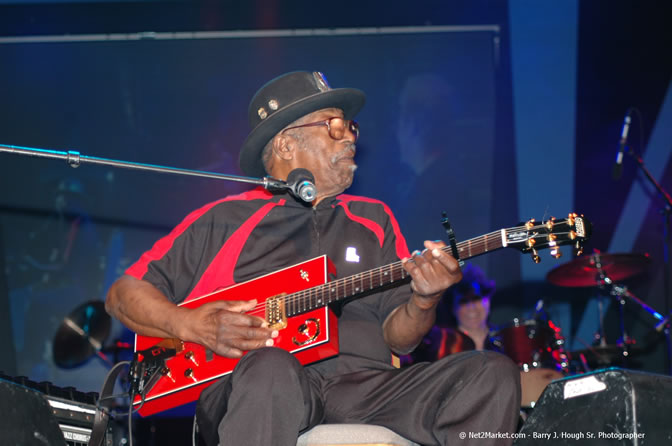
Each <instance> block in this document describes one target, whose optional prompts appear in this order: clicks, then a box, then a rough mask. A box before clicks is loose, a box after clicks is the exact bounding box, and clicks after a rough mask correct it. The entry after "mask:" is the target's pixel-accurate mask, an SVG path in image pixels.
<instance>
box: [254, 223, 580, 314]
mask: <svg viewBox="0 0 672 446" xmlns="http://www.w3.org/2000/svg"><path fill="white" fill-rule="evenodd" d="M539 227H541V226H538V227H535V228H539ZM523 228H524V227H523ZM535 228H532V229H535ZM511 229H513V230H515V229H517V228H511ZM495 233H496V234H497V236H498V237H499V236H500V235H501V233H500V232H499V231H496V232H493V233H490V234H487V235H484V236H481V237H479V239H481V240H482V239H485V238H487V237H488V236H492V235H493V234H495ZM555 234H556V235H566V234H568V232H555ZM468 242H469V241H468V240H467V241H465V242H461V243H459V244H458V246H460V245H463V244H465V243H468ZM486 244H487V242H486V241H478V242H475V243H472V246H471V247H472V249H474V248H478V247H483V246H485V245H486ZM493 248H495V246H493ZM497 248H499V247H497ZM441 249H442V250H443V251H448V252H449V253H450V250H451V247H450V246H445V247H443V248H441ZM384 269H390V273H392V274H395V273H401V274H402V277H399V278H397V279H394V280H392V281H390V282H387V283H392V282H395V281H396V280H400V279H403V278H404V277H403V274H404V273H405V270H404V273H402V272H401V270H403V264H402V262H395V263H392V264H390V265H386V266H384V267H379V268H376V269H373V270H369V271H364V272H361V273H359V274H356V275H353V276H349V277H346V278H342V279H337V280H334V281H332V282H328V283H324V284H320V285H317V286H315V287H311V288H308V289H305V290H300V291H297V292H295V293H292V294H290V295H289V296H287V297H285V305H287V304H293V303H296V302H299V301H300V300H305V298H306V297H310V295H311V294H314V295H315V296H317V295H318V294H320V293H322V294H324V288H326V287H327V286H329V287H332V288H334V287H336V288H338V287H339V286H343V291H344V292H345V290H346V287H347V286H348V282H350V285H351V286H354V285H355V281H358V282H360V283H362V280H366V278H367V277H368V278H369V280H370V281H371V280H372V279H373V276H374V274H378V275H379V274H381V272H382V271H383V270H384ZM405 274H408V273H405ZM373 288H375V287H373ZM373 288H370V289H373ZM350 289H351V290H352V288H350ZM363 291H367V290H366V289H364V290H362V292H363ZM359 292H360V291H359V289H356V290H355V291H354V292H353V294H352V295H355V294H357V293H359ZM342 297H346V296H342ZM342 297H341V298H342ZM337 300H340V299H337ZM329 303H331V302H329ZM304 304H305V302H304ZM265 307H266V302H265V301H264V302H261V303H260V304H257V306H256V307H255V308H253V309H252V310H250V311H249V312H248V314H255V313H259V312H258V311H255V310H261V312H262V313H265ZM316 308H318V307H316ZM305 309H306V308H304V310H305ZM307 309H310V307H308V308H307Z"/></svg>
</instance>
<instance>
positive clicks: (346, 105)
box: [238, 88, 366, 177]
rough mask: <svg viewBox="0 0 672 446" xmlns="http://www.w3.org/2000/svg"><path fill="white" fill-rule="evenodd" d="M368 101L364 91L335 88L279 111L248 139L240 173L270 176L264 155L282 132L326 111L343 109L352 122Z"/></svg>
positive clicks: (243, 149) (240, 160) (245, 143)
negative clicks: (319, 112) (308, 117)
mask: <svg viewBox="0 0 672 446" xmlns="http://www.w3.org/2000/svg"><path fill="white" fill-rule="evenodd" d="M365 101H366V96H365V95H364V92H363V91H361V90H357V89H355V88H335V89H333V90H328V91H324V92H320V93H316V94H314V95H312V96H308V97H306V98H303V99H301V100H299V101H296V102H294V103H293V104H290V105H288V106H286V107H284V108H283V109H282V110H278V111H277V112H275V113H273V114H271V115H270V116H269V117H268V118H266V119H265V120H264V121H262V122H261V123H260V124H259V125H257V126H256V127H255V128H254V129H253V130H252V131H251V132H250V134H249V135H248V136H247V139H245V142H244V143H243V147H242V148H241V149H240V155H239V157H238V164H239V166H240V170H242V171H243V173H244V174H245V175H247V176H251V177H263V176H266V170H265V169H264V164H263V162H262V160H261V152H262V151H263V150H264V147H265V146H266V144H267V143H268V141H270V140H271V138H273V137H274V136H275V135H276V134H277V133H278V132H279V131H280V130H282V129H283V128H285V127H287V125H289V124H291V123H292V122H294V121H296V120H297V119H299V118H301V117H302V116H305V115H307V114H308V113H312V112H315V111H318V110H322V109H324V108H339V109H341V110H343V116H344V117H345V119H352V118H354V117H355V115H357V113H358V112H359V111H360V110H361V109H362V107H363V106H364V102H365Z"/></svg>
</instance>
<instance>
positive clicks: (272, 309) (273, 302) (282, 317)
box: [265, 293, 287, 330]
mask: <svg viewBox="0 0 672 446" xmlns="http://www.w3.org/2000/svg"><path fill="white" fill-rule="evenodd" d="M285 296H286V294H285V293H283V294H278V295H277V296H273V297H269V298H268V299H266V314H265V317H266V322H267V323H268V327H269V328H272V329H274V330H281V329H283V328H285V327H286V326H287V312H286V311H285Z"/></svg>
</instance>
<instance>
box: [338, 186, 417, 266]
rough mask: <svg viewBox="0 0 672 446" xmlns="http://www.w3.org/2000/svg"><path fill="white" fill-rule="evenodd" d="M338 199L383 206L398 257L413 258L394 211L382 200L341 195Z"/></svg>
mask: <svg viewBox="0 0 672 446" xmlns="http://www.w3.org/2000/svg"><path fill="white" fill-rule="evenodd" d="M336 198H337V199H339V200H341V201H342V202H345V203H347V202H350V201H363V202H366V203H377V204H379V205H381V206H382V207H383V210H384V211H385V213H386V214H387V216H388V217H390V223H392V229H393V230H394V236H395V249H396V251H397V257H399V258H400V259H403V258H404V257H410V256H411V253H410V252H409V250H408V246H407V245H406V239H405V238H404V235H403V234H402V233H401V228H399V223H398V222H397V219H396V218H395V217H394V214H393V213H392V210H391V209H390V208H389V207H388V206H387V205H386V204H385V203H383V202H382V201H380V200H375V199H373V198H366V197H358V196H355V195H347V194H342V195H339V196H337V197H336ZM339 204H340V203H339ZM344 208H345V206H344ZM348 216H349V215H348ZM372 223H373V222H372ZM379 238H380V237H379Z"/></svg>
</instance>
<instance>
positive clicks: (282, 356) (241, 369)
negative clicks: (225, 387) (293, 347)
mask: <svg viewBox="0 0 672 446" xmlns="http://www.w3.org/2000/svg"><path fill="white" fill-rule="evenodd" d="M301 367H302V366H301V364H300V363H299V361H297V359H296V358H295V357H294V356H292V355H291V354H290V353H288V352H286V351H285V350H282V349H279V348H274V347H267V348H262V349H259V350H252V351H251V352H249V353H247V354H246V355H245V356H243V357H242V358H241V359H240V361H239V362H238V364H237V365H236V368H235V369H234V370H233V380H234V385H235V382H236V381H239V380H241V379H243V380H245V381H249V380H252V381H255V380H257V382H261V381H268V380H273V379H284V378H286V377H295V376H296V375H297V374H298V373H300V370H301Z"/></svg>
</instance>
